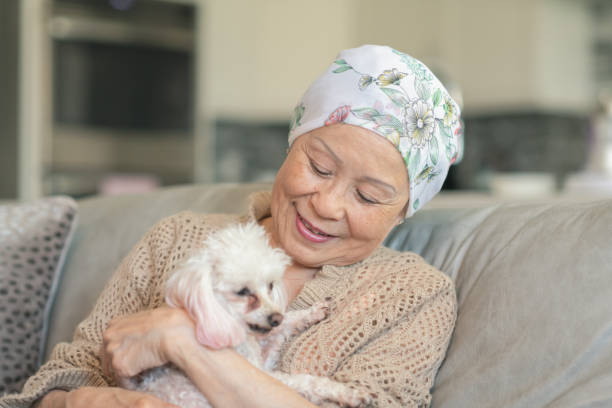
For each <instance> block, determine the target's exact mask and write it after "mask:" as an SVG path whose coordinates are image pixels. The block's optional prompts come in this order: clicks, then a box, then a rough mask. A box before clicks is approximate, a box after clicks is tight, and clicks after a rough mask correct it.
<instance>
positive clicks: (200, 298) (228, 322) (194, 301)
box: [166, 253, 245, 349]
mask: <svg viewBox="0 0 612 408" xmlns="http://www.w3.org/2000/svg"><path fill="white" fill-rule="evenodd" d="M166 303H168V304H169V305H170V306H173V307H182V308H184V309H185V310H186V311H187V313H189V315H190V316H191V318H192V319H193V320H194V321H195V323H196V337H197V340H198V341H199V342H200V344H202V345H204V346H207V347H211V348H215V349H220V348H225V347H236V346H237V345H238V344H240V343H242V342H243V341H244V338H245V333H244V329H243V328H242V326H241V325H240V324H239V323H238V322H236V320H235V319H234V318H233V317H232V316H231V315H230V313H229V312H228V311H227V310H226V309H225V308H224V307H223V305H222V304H221V303H220V302H219V300H218V299H217V296H216V295H215V293H214V290H213V271H212V266H211V262H210V258H209V257H208V256H207V255H206V254H205V253H203V254H200V255H199V256H196V257H193V258H191V259H189V260H188V261H187V262H185V263H184V264H183V265H182V266H181V267H180V268H178V269H177V270H176V271H175V273H174V275H172V276H171V277H170V279H169V280H168V283H167V284H166Z"/></svg>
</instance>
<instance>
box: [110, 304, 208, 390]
mask: <svg viewBox="0 0 612 408" xmlns="http://www.w3.org/2000/svg"><path fill="white" fill-rule="evenodd" d="M185 342H188V343H192V344H193V343H197V340H196V338H195V329H194V323H193V321H192V320H191V318H190V317H189V315H188V314H187V313H186V312H185V311H184V310H182V309H176V308H171V307H168V306H163V307H161V308H159V309H153V310H146V311H143V312H139V313H136V314H133V315H128V316H122V317H119V318H115V319H113V320H112V321H111V322H110V323H109V326H108V328H107V329H106V331H105V332H104V335H103V344H102V353H101V354H102V368H103V370H104V371H105V372H106V373H107V374H109V375H112V376H114V377H115V378H118V377H133V376H135V375H137V374H138V373H140V372H142V371H144V370H147V369H149V368H154V367H158V366H161V365H164V364H166V363H168V362H174V353H173V352H174V351H175V350H176V349H177V347H179V346H178V345H179V344H185Z"/></svg>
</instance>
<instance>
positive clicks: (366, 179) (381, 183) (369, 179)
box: [314, 136, 397, 194]
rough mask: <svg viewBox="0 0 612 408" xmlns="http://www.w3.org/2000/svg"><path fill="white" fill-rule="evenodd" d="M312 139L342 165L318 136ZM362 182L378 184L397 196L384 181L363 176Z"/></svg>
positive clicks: (338, 158)
mask: <svg viewBox="0 0 612 408" xmlns="http://www.w3.org/2000/svg"><path fill="white" fill-rule="evenodd" d="M314 139H315V140H316V141H318V142H319V143H321V144H322V145H323V147H324V148H325V150H327V152H328V153H329V154H330V155H331V156H332V157H333V159H334V160H335V161H336V162H338V163H340V164H342V163H343V162H342V159H341V158H340V157H338V156H337V155H336V153H334V151H333V150H332V149H331V147H329V146H328V145H327V143H325V142H324V141H323V139H321V138H319V137H318V136H315V137H314ZM363 180H364V181H367V182H370V183H374V184H378V185H380V186H381V187H383V188H385V189H386V190H389V191H390V192H392V193H393V194H397V190H396V188H395V187H393V186H392V185H391V184H389V183H385V182H384V181H382V180H379V179H377V178H375V177H370V176H365V177H363Z"/></svg>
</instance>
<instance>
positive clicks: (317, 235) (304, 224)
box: [295, 210, 336, 243]
mask: <svg viewBox="0 0 612 408" xmlns="http://www.w3.org/2000/svg"><path fill="white" fill-rule="evenodd" d="M295 226H296V228H297V230H298V232H299V233H300V234H301V235H302V236H303V237H304V238H305V239H307V240H308V241H310V242H314V243H323V242H327V241H331V240H332V239H334V238H336V237H335V236H334V235H330V234H327V233H326V232H324V231H323V230H321V229H319V228H317V227H315V226H313V225H312V224H311V223H310V222H309V221H308V220H306V219H305V218H304V217H302V216H301V215H300V213H299V212H298V211H297V210H296V217H295Z"/></svg>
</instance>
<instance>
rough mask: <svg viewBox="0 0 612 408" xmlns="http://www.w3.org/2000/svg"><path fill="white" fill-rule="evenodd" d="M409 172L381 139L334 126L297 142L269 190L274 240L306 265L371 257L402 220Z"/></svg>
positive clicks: (366, 133)
mask: <svg viewBox="0 0 612 408" xmlns="http://www.w3.org/2000/svg"><path fill="white" fill-rule="evenodd" d="M408 187H409V186H408V174H407V171H406V167H405V166H404V162H403V160H402V157H401V155H400V154H399V152H398V151H397V150H396V149H395V147H394V146H393V145H392V144H391V143H390V142H389V141H387V140H385V139H384V138H382V137H381V136H379V135H377V134H375V133H374V132H371V131H369V130H367V129H363V128H361V127H357V126H352V125H346V124H336V125H331V126H326V127H321V128H318V129H315V130H313V131H311V132H309V133H306V134H304V135H302V136H300V137H299V138H297V140H296V141H295V142H294V144H293V146H292V147H291V150H290V151H289V155H288V156H287V158H286V159H285V162H284V163H283V165H282V167H281V168H280V170H279V172H278V175H277V177H276V180H275V182H274V187H273V190H272V203H271V211H272V228H271V231H270V232H271V234H272V237H271V238H272V242H273V244H276V245H279V246H280V247H282V248H283V249H284V250H285V251H286V252H287V253H288V254H289V255H290V256H291V257H292V258H293V260H294V262H295V263H297V264H299V265H303V266H307V267H320V266H322V265H328V264H331V265H350V264H352V263H355V262H357V261H360V260H362V259H364V258H365V257H367V256H368V255H370V254H371V253H372V252H373V251H374V250H375V249H376V248H377V247H378V246H379V245H380V244H381V242H382V241H383V239H384V238H385V236H386V235H387V234H388V233H389V231H390V230H391V229H392V228H393V227H394V226H395V225H397V224H398V223H399V222H400V221H401V220H402V219H403V216H404V213H405V206H406V205H407V202H408V198H409V188H408Z"/></svg>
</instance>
